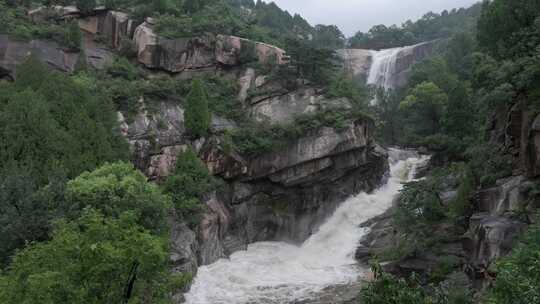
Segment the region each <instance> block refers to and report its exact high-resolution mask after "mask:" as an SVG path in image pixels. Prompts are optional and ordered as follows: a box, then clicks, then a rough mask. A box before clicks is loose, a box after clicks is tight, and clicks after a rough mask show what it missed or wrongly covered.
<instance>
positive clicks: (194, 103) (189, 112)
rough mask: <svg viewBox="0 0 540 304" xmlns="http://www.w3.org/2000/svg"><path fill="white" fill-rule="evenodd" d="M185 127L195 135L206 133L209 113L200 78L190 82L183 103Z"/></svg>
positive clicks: (208, 125)
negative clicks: (189, 88)
mask: <svg viewBox="0 0 540 304" xmlns="http://www.w3.org/2000/svg"><path fill="white" fill-rule="evenodd" d="M184 116H185V117H184V118H185V125H186V129H187V130H188V131H189V132H190V133H191V134H192V135H194V136H196V137H202V136H205V135H207V134H208V128H209V127H210V119H211V114H210V111H209V110H208V97H207V94H206V91H205V89H204V87H203V84H202V82H201V80H200V79H195V80H193V82H192V83H191V90H190V92H189V94H188V96H187V99H186V103H185V112H184Z"/></svg>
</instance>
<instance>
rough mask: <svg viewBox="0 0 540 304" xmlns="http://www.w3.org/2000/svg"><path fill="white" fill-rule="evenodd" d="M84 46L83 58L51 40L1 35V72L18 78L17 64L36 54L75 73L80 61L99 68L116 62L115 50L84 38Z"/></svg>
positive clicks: (47, 61)
mask: <svg viewBox="0 0 540 304" xmlns="http://www.w3.org/2000/svg"><path fill="white" fill-rule="evenodd" d="M83 49H84V51H85V52H84V54H85V56H84V57H82V56H81V53H80V52H73V51H71V50H68V49H65V48H63V47H61V46H60V45H58V44H57V43H55V42H52V41H46V40H30V41H23V40H17V39H13V38H11V37H8V36H6V35H0V72H1V71H3V73H4V74H6V75H9V76H10V77H11V78H15V77H16V67H17V66H18V65H19V64H21V63H23V62H24V61H25V60H26V59H27V58H28V57H29V56H34V57H35V58H37V59H38V60H40V61H41V62H43V63H45V64H46V65H47V66H49V67H50V68H51V69H53V70H56V71H60V72H64V73H73V72H74V71H75V68H76V66H77V62H78V61H79V60H85V61H86V62H87V63H88V64H89V65H90V66H91V67H94V68H96V69H101V68H103V67H105V66H107V65H109V64H110V63H112V61H113V56H114V55H113V53H112V52H111V51H110V50H108V49H107V48H105V47H103V46H100V45H98V44H96V43H95V42H94V41H92V40H89V39H85V40H84V41H83Z"/></svg>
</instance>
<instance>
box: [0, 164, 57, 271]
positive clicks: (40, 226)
mask: <svg viewBox="0 0 540 304" xmlns="http://www.w3.org/2000/svg"><path fill="white" fill-rule="evenodd" d="M63 185H64V179H63V178H62V177H61V176H57V177H54V178H53V177H50V178H49V184H48V185H47V186H45V187H42V188H40V189H38V185H37V183H36V180H35V178H34V177H33V176H32V175H31V174H30V172H28V171H27V170H25V169H24V168H17V167H15V166H14V165H12V164H11V165H8V166H5V169H4V170H2V172H0V268H2V266H3V265H7V264H8V262H9V261H10V259H11V257H12V255H13V254H14V252H15V250H16V249H19V248H22V247H24V246H25V245H26V243H27V242H34V241H45V240H47V239H48V237H49V231H50V221H51V220H53V219H55V218H56V217H58V216H62V215H63V214H62V211H61V208H59V207H60V204H61V202H62V196H63V191H64V187H63Z"/></svg>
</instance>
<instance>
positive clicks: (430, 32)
mask: <svg viewBox="0 0 540 304" xmlns="http://www.w3.org/2000/svg"><path fill="white" fill-rule="evenodd" d="M481 8H482V7H481V5H480V4H476V5H473V6H472V7H470V8H467V9H465V8H460V9H453V10H452V11H446V10H445V11H443V12H441V13H440V14H438V13H434V12H429V13H427V14H425V15H424V16H422V18H420V19H419V20H418V21H416V22H413V21H411V20H408V21H406V22H405V23H403V24H402V25H401V27H398V26H397V25H392V26H390V27H388V26H385V25H376V26H374V27H372V28H371V29H370V30H369V32H367V33H363V32H358V33H356V34H355V35H354V36H353V37H352V38H350V39H349V46H350V47H352V48H360V49H375V50H379V49H388V48H392V47H399V46H404V45H412V44H416V43H419V42H424V41H429V40H434V39H440V38H449V37H451V36H453V35H455V34H458V33H461V32H473V31H474V29H475V27H476V20H477V19H478V17H479V15H480V11H481Z"/></svg>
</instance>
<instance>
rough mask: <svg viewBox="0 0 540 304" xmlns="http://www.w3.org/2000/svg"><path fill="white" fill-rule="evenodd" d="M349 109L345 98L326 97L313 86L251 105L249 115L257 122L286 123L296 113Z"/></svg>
mask: <svg viewBox="0 0 540 304" xmlns="http://www.w3.org/2000/svg"><path fill="white" fill-rule="evenodd" d="M338 109H340V110H351V109H352V105H351V103H350V101H349V100H348V99H347V98H331V99H329V98H327V97H325V96H324V95H323V94H322V93H321V92H318V91H317V90H316V89H314V88H303V89H298V90H296V91H293V92H289V93H286V94H283V95H279V96H272V95H270V96H269V97H268V98H267V99H264V100H262V101H258V102H257V103H255V104H253V105H251V107H250V111H251V115H252V116H253V117H254V118H255V120H257V121H259V122H269V123H273V124H276V123H277V124H286V123H290V122H292V120H293V118H294V117H295V116H296V115H300V114H313V113H317V112H322V111H326V110H338Z"/></svg>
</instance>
